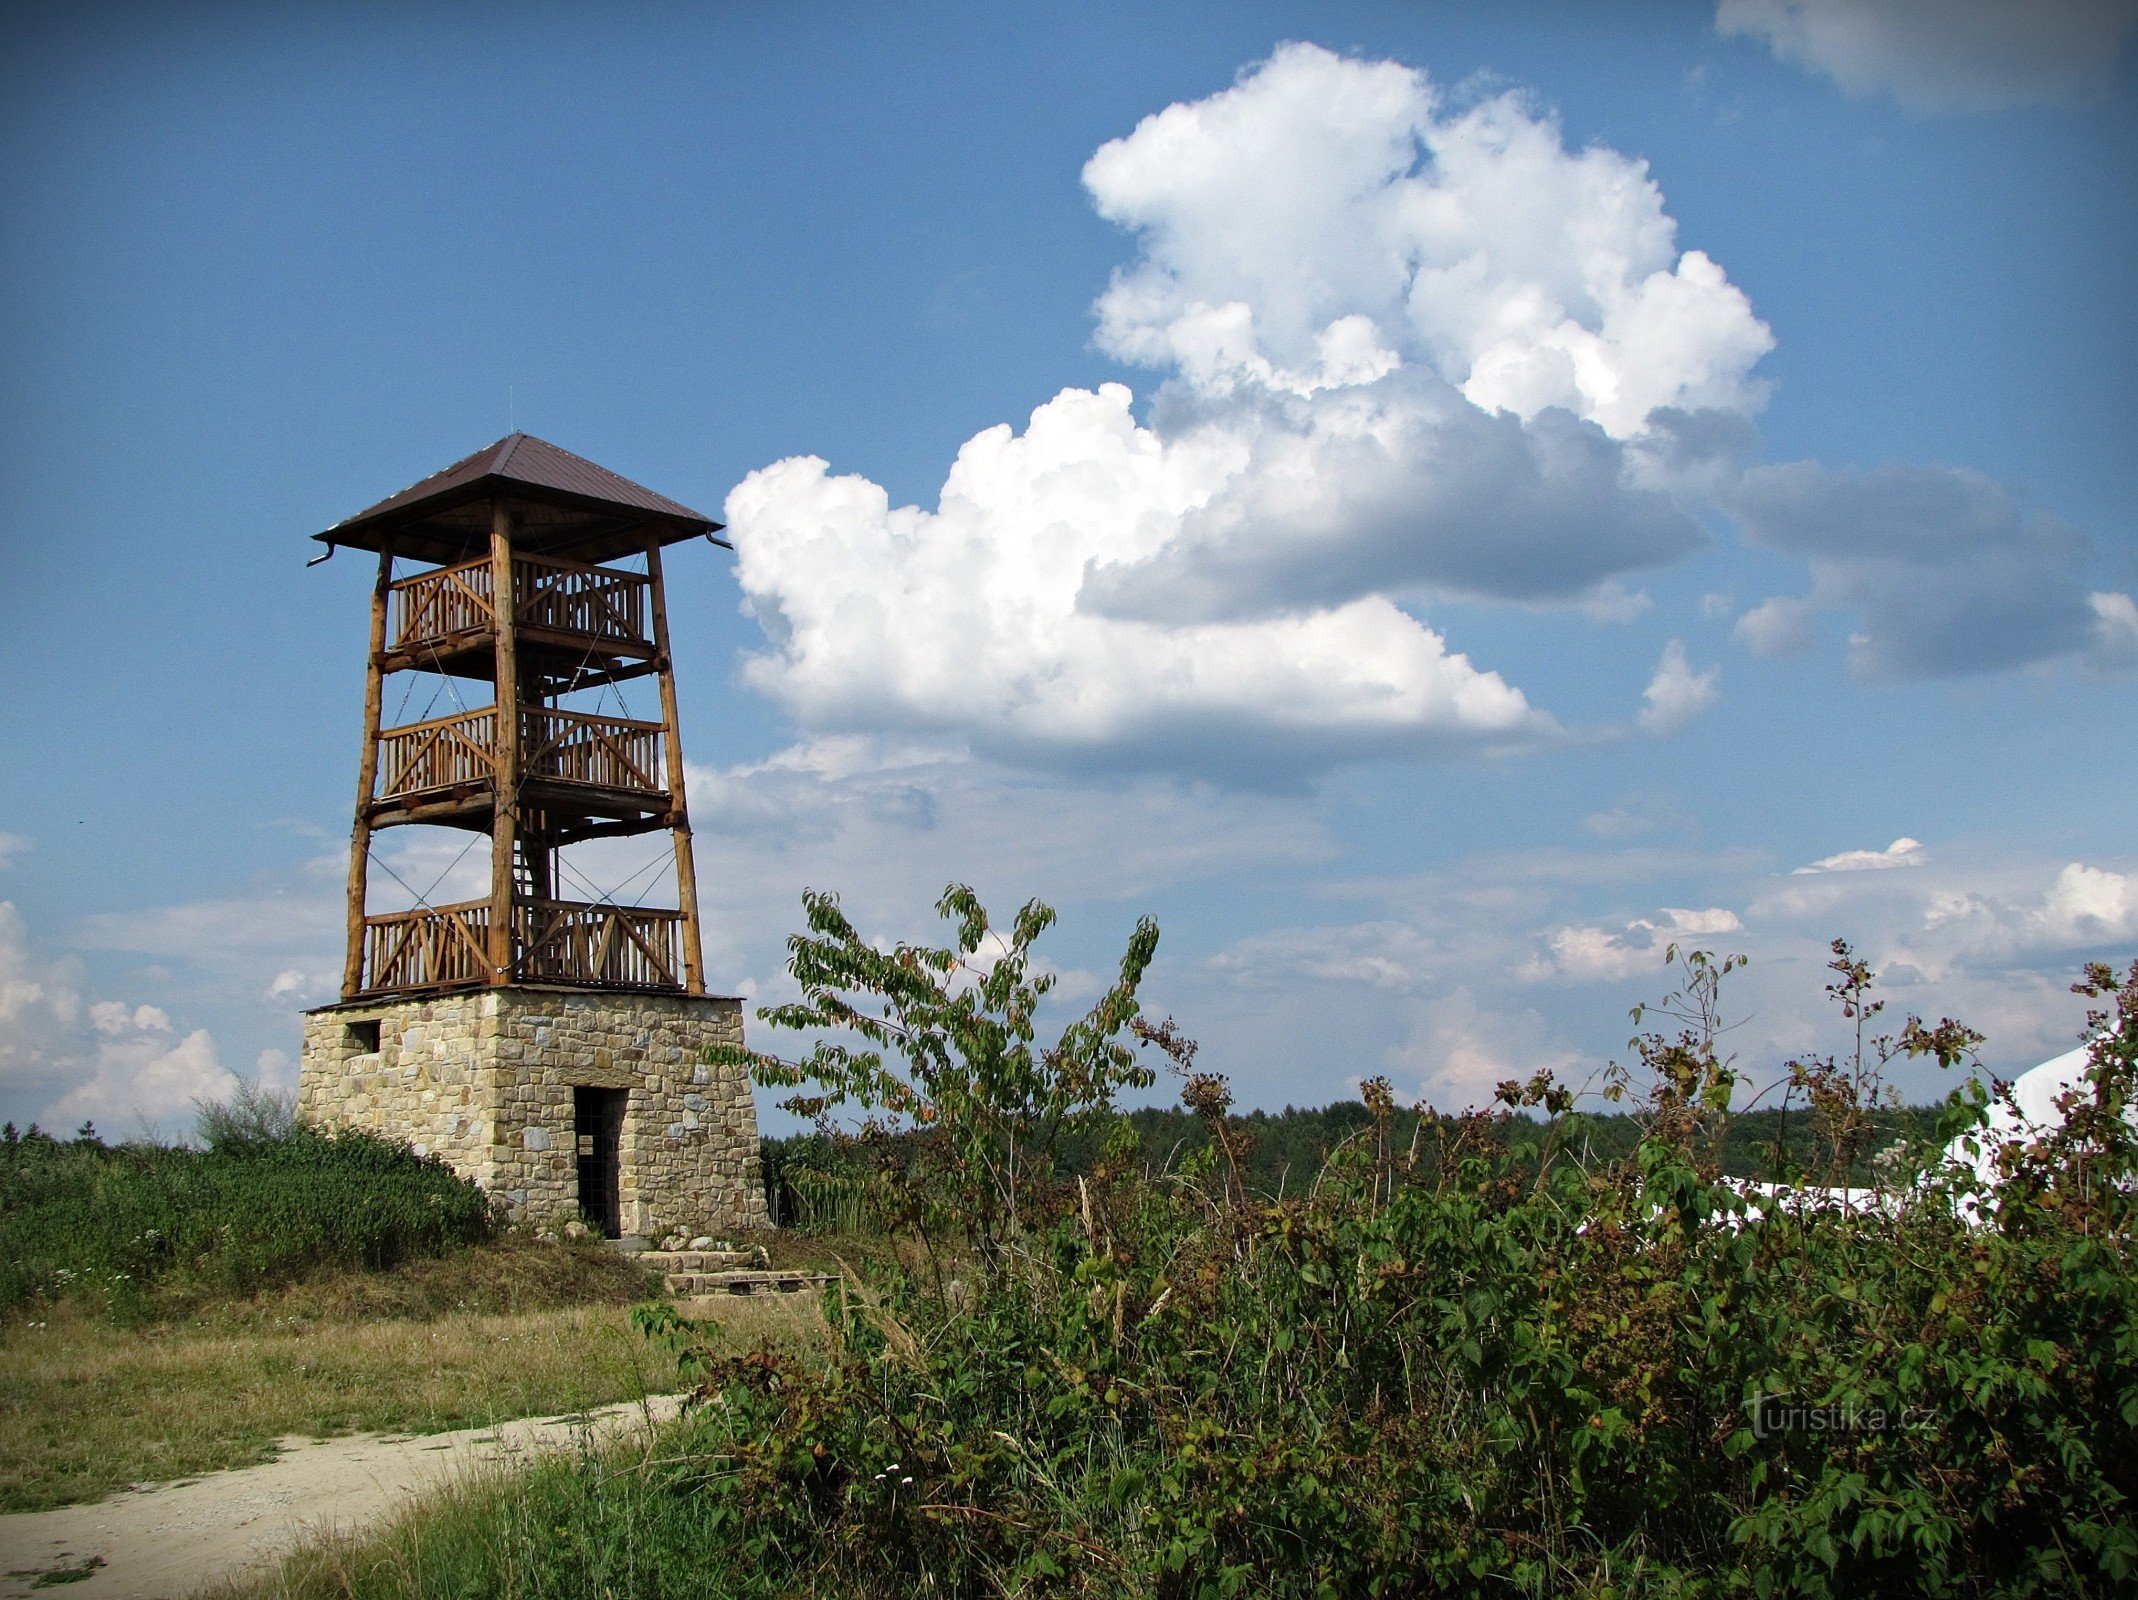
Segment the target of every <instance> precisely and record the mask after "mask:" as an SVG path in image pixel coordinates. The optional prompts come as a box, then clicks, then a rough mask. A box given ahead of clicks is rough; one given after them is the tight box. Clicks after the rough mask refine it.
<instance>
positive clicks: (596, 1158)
mask: <svg viewBox="0 0 2138 1600" xmlns="http://www.w3.org/2000/svg"><path fill="white" fill-rule="evenodd" d="M628 1093H629V1091H628V1090H624V1089H580V1088H575V1089H573V1090H572V1133H573V1143H574V1145H575V1146H576V1147H577V1149H578V1152H579V1210H580V1212H581V1213H582V1214H583V1215H584V1216H585V1217H586V1219H587V1221H588V1222H589V1223H591V1224H592V1225H593V1226H595V1227H597V1228H599V1229H600V1230H601V1236H602V1237H603V1238H604V1239H616V1238H620V1237H622V1235H623V1231H624V1229H623V1207H622V1203H621V1202H622V1195H621V1192H620V1191H621V1189H622V1184H621V1182H620V1180H621V1177H622V1168H623V1139H624V1098H625V1096H626V1095H627V1094H628Z"/></svg>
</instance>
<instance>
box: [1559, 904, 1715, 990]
mask: <svg viewBox="0 0 2138 1600" xmlns="http://www.w3.org/2000/svg"><path fill="white" fill-rule="evenodd" d="M1743 927H1744V924H1743V922H1741V921H1740V920H1739V919H1738V916H1737V913H1736V912H1734V911H1731V910H1729V909H1727V908H1726V907H1722V906H1712V907H1708V908H1706V909H1704V910H1695V909H1687V908H1683V907H1665V908H1664V909H1663V910H1661V911H1659V912H1657V913H1656V915H1655V917H1654V918H1649V917H1636V918H1635V919H1634V920H1633V921H1631V922H1629V923H1627V924H1626V926H1625V927H1623V928H1598V927H1570V928H1559V929H1556V930H1555V931H1554V932H1553V933H1552V934H1551V935H1550V937H1549V938H1548V939H1547V940H1546V946H1547V948H1548V950H1549V952H1550V953H1549V954H1548V955H1540V956H1534V957H1532V958H1531V959H1530V960H1529V961H1527V962H1525V963H1524V964H1523V966H1522V967H1521V968H1520V970H1519V974H1518V975H1519V976H1520V977H1522V978H1523V979H1525V980H1526V981H1529V982H1532V983H1535V982H1542V981H1545V980H1547V979H1553V978H1559V979H1565V980H1567V981H1570V982H1574V983H1616V982H1621V981H1623V980H1625V979H1627V978H1642V977H1654V976H1656V975H1657V974H1659V973H1661V972H1662V970H1663V964H1664V956H1665V954H1666V953H1667V952H1668V950H1669V949H1670V947H1671V946H1672V945H1679V946H1683V945H1684V944H1685V943H1686V942H1687V941H1688V940H1692V939H1699V938H1710V937H1712V936H1714V935H1715V934H1718V933H1736V932H1739V931H1740V930H1741V929H1742V928H1743Z"/></svg>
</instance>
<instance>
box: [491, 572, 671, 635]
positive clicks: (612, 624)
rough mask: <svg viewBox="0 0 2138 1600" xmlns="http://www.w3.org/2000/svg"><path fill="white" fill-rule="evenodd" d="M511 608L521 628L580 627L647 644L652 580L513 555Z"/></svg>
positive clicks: (579, 630)
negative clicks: (648, 593)
mask: <svg viewBox="0 0 2138 1600" xmlns="http://www.w3.org/2000/svg"><path fill="white" fill-rule="evenodd" d="M512 582H513V587H514V589H515V590H516V591H517V595H516V599H517V602H518V609H517V611H516V612H515V613H514V614H515V615H516V616H517V617H518V618H519V623H520V626H521V627H523V628H550V629H554V630H555V631H556V632H558V633H583V634H586V635H588V636H589V637H592V638H595V639H600V640H603V641H604V642H606V643H611V644H645V643H647V642H648V641H647V635H646V591H647V590H648V589H649V588H650V587H652V584H653V580H652V579H651V578H648V577H646V576H645V575H644V574H643V573H638V572H619V571H617V570H616V569H615V568H614V567H589V566H583V565H581V564H580V563H579V562H576V561H560V560H558V559H557V558H556V557H554V556H515V557H513V560H512Z"/></svg>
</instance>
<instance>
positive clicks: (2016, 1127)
mask: <svg viewBox="0 0 2138 1600" xmlns="http://www.w3.org/2000/svg"><path fill="white" fill-rule="evenodd" d="M2089 1059H2090V1057H2089V1052H2088V1047H2087V1046H2085V1045H2080V1046H2079V1047H2078V1049H2076V1050H2067V1051H2065V1052H2064V1053H2063V1054H2062V1055H2060V1056H2057V1057H2055V1058H2054V1059H2052V1060H2049V1061H2044V1062H2043V1063H2042V1064H2041V1065H2040V1066H2038V1067H2030V1068H2029V1069H2028V1070H2027V1071H2025V1072H2022V1073H2021V1074H2020V1075H2019V1076H2018V1077H2017V1078H2016V1079H2014V1080H2013V1082H2012V1097H2011V1102H2010V1103H2009V1104H2007V1103H2006V1102H2005V1101H2004V1100H2003V1099H1998V1100H1994V1101H1992V1102H1991V1103H1990V1106H1989V1120H1988V1121H1987V1122H1986V1123H1984V1124H1983V1126H1981V1127H1980V1128H1977V1129H1975V1130H1974V1131H1973V1132H1971V1133H1963V1134H1961V1135H1960V1137H1959V1138H1957V1139H1955V1140H1953V1141H1952V1143H1951V1144H1949V1145H1947V1146H1946V1147H1945V1159H1946V1160H1947V1161H1951V1162H1955V1163H1957V1164H1958V1165H1960V1166H1963V1167H1972V1168H1973V1169H1974V1171H1975V1175H1976V1176H1977V1177H1979V1178H1980V1179H1981V1180H1982V1181H1983V1182H1984V1183H1985V1184H1989V1183H1994V1182H1995V1181H1996V1179H1997V1151H1998V1150H1999V1148H2000V1147H2002V1146H2004V1145H2007V1144H2010V1143H2011V1142H2012V1141H2013V1140H2015V1139H2034V1138H2038V1137H2039V1136H2041V1135H2042V1134H2044V1133H2048V1132H2050V1131H2051V1130H2052V1129H2055V1128H2060V1127H2062V1126H2063V1123H2064V1113H2063V1110H2062V1108H2061V1107H2060V1106H2059V1105H2058V1104H2057V1102H2058V1101H2060V1100H2061V1099H2063V1097H2064V1096H2065V1095H2067V1094H2069V1093H2070V1092H2071V1091H2072V1090H2074V1089H2078V1090H2083V1089H2084V1088H2085V1086H2086V1064H2087V1061H2088V1060H2089Z"/></svg>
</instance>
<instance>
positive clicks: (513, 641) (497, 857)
mask: <svg viewBox="0 0 2138 1600" xmlns="http://www.w3.org/2000/svg"><path fill="white" fill-rule="evenodd" d="M490 593H491V596H492V600H491V609H492V611H494V612H495V613H496V615H497V732H496V737H495V738H494V739H493V740H492V741H491V746H490V748H491V758H492V761H493V770H494V772H495V774H496V776H495V779H494V783H495V789H494V802H493V808H492V814H491V818H490V981H491V982H492V983H493V984H503V983H510V982H511V981H512V976H513V973H512V931H513V930H512V863H513V855H514V836H515V833H516V831H517V828H518V823H519V803H520V657H519V628H518V626H517V619H516V618H515V616H514V613H515V611H516V610H517V609H518V608H517V607H516V606H515V605H514V604H513V593H512V514H511V513H510V512H509V511H507V510H506V508H505V505H504V502H503V501H494V502H492V504H491V507H490Z"/></svg>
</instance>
